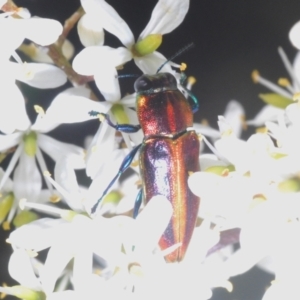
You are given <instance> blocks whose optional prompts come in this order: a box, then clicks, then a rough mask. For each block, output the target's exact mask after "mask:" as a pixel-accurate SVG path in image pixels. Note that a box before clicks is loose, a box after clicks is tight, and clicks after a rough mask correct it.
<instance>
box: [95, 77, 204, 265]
mask: <svg viewBox="0 0 300 300" xmlns="http://www.w3.org/2000/svg"><path fill="white" fill-rule="evenodd" d="M134 87H135V91H136V93H137V99H136V111H137V115H138V119H139V123H140V125H130V124H113V123H112V122H111V120H110V119H109V117H108V115H105V114H102V115H103V116H104V117H105V118H106V120H107V122H108V124H109V125H110V126H112V127H114V128H115V129H117V130H119V131H123V132H127V133H132V132H136V131H138V130H139V129H140V128H141V129H142V130H143V132H144V139H143V142H142V144H140V145H138V146H137V147H135V148H134V149H133V150H132V151H131V152H130V153H129V154H128V155H127V156H126V157H125V159H124V160H123V163H122V165H121V167H120V169H119V172H118V174H116V176H115V177H114V178H113V180H112V181H111V183H110V184H109V186H108V187H107V188H106V189H105V191H104V192H103V195H102V196H101V198H100V199H99V200H98V201H97V203H96V204H95V205H94V206H93V208H92V213H94V212H95V211H96V209H97V206H98V204H99V203H100V201H101V200H102V198H103V197H104V196H105V194H106V193H107V192H108V190H109V189H110V188H111V186H112V185H113V183H114V182H115V181H116V180H117V179H118V178H119V176H120V175H121V174H122V173H123V172H124V171H125V170H126V169H127V168H128V167H129V166H130V164H131V162H132V160H133V158H134V156H135V154H136V153H137V152H138V151H140V156H139V165H140V173H141V176H142V182H143V188H142V190H141V191H140V192H139V194H138V196H137V199H136V204H135V207H134V217H136V215H137V214H138V210H139V207H140V205H141V202H142V200H143V199H144V201H145V202H146V203H147V202H148V201H150V199H151V198H152V197H153V196H155V195H163V196H165V197H166V198H167V199H168V200H169V201H170V202H171V204H172V206H173V215H172V218H171V220H170V223H169V225H168V227H167V229H166V230H165V232H164V234H163V236H162V237H161V240H160V242H159V244H160V247H161V249H162V250H163V249H166V248H168V247H170V246H172V245H174V244H176V243H181V244H182V245H181V246H180V247H179V248H177V249H176V250H175V251H173V252H172V253H170V254H168V255H167V256H166V260H167V261H168V262H177V261H181V260H182V259H183V257H184V255H185V252H186V250H187V247H188V244H189V242H190V239H191V236H192V234H193V231H194V227H195V223H196V220H197V215H198V208H199V203H200V199H199V198H198V197H197V196H195V195H194V194H193V193H192V192H191V190H190V189H189V187H188V184H187V180H188V176H189V173H190V172H197V171H199V170H200V167H199V147H200V143H199V139H198V136H197V134H196V132H195V131H194V130H193V128H192V126H193V112H195V111H197V110H198V102H197V99H196V98H195V97H193V96H192V95H191V94H190V93H189V95H190V96H192V100H193V105H190V104H189V102H188V100H187V99H186V98H185V97H184V95H183V94H182V93H181V92H180V91H179V89H178V88H177V82H176V79H175V77H174V76H173V75H172V74H170V73H159V74H155V75H142V76H141V77H139V78H138V79H137V80H136V82H135V84H134ZM95 113H96V112H91V114H95Z"/></svg>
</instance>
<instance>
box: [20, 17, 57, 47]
mask: <svg viewBox="0 0 300 300" xmlns="http://www.w3.org/2000/svg"><path fill="white" fill-rule="evenodd" d="M19 22H20V24H19V28H20V30H21V31H23V32H24V35H25V36H26V38H28V39H29V40H31V41H33V42H35V43H36V44H38V45H41V46H47V45H50V44H53V43H55V42H56V40H57V39H58V37H59V36H60V35H61V33H62V31H63V27H62V25H61V24H60V23H59V22H58V21H56V20H52V19H46V18H38V17H34V18H30V19H26V20H19ZM45 32H47V34H45Z"/></svg>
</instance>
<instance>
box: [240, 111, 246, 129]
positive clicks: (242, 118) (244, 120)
mask: <svg viewBox="0 0 300 300" xmlns="http://www.w3.org/2000/svg"><path fill="white" fill-rule="evenodd" d="M240 120H241V123H242V128H243V130H247V129H248V125H247V122H246V116H245V115H240Z"/></svg>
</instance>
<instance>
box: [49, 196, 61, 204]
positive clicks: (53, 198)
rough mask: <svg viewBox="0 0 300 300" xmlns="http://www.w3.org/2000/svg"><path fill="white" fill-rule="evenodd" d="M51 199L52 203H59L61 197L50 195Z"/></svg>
mask: <svg viewBox="0 0 300 300" xmlns="http://www.w3.org/2000/svg"><path fill="white" fill-rule="evenodd" d="M49 200H50V202H51V203H58V202H59V201H60V200H61V198H60V197H59V196H58V195H52V196H50V198H49Z"/></svg>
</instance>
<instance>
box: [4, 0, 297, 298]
mask: <svg viewBox="0 0 300 300" xmlns="http://www.w3.org/2000/svg"><path fill="white" fill-rule="evenodd" d="M107 2H108V3H110V4H111V5H112V6H113V7H114V8H115V9H116V10H117V11H118V13H119V14H120V15H121V17H123V19H124V20H125V21H126V22H127V23H128V25H129V26H130V28H131V29H132V31H133V33H134V35H135V37H136V38H137V37H138V35H139V33H140V32H141V31H142V30H143V28H144V27H145V26H146V24H147V23H148V20H149V19H150V15H151V11H152V9H153V7H154V6H155V4H156V2H157V1H156V0H147V1H145V0H144V1H143V0H111V1H109V0H108V1H107ZM16 3H17V4H19V5H20V6H24V7H27V8H29V10H30V11H31V12H32V14H33V15H39V16H42V17H49V18H55V19H57V20H59V21H61V22H62V23H63V21H64V20H65V19H66V18H67V17H68V16H70V15H71V13H72V12H73V11H74V10H75V9H76V8H77V7H78V6H79V4H80V1H77V0H76V1H75V0H73V1H70V0H27V1H25V0H23V1H22V0H20V1H17V2H16ZM298 20H300V1H299V0H286V1H280V0H261V1H258V0H252V1H250V0H248V1H247V0H191V4H190V10H189V12H188V14H187V16H186V19H185V20H184V22H183V23H182V25H181V26H180V27H178V28H177V29H176V30H174V31H173V32H172V33H170V34H168V35H165V36H164V37H163V44H162V45H161V47H160V48H159V51H160V52H162V53H163V54H164V55H165V56H166V57H170V56H172V55H173V54H174V53H175V52H177V51H178V50H179V49H180V48H182V47H184V46H185V45H187V44H189V43H190V42H194V43H195V45H196V47H195V48H193V49H192V50H190V51H189V52H188V53H184V54H182V56H180V57H179V58H178V59H176V61H177V62H181V61H184V62H186V63H187V65H188V69H187V71H186V73H187V74H188V75H194V76H195V77H196V78H197V83H196V85H195V86H194V88H193V92H194V94H195V95H196V96H197V97H198V99H199V101H200V111H199V112H198V113H197V115H196V117H195V118H196V120H197V121H200V120H202V119H204V118H205V119H208V120H209V122H210V123H211V124H212V126H215V127H216V120H217V116H218V115H220V114H222V113H223V112H224V109H225V106H226V104H227V103H228V101H229V100H232V99H235V100H238V101H240V102H241V103H242V104H243V106H244V107H245V110H246V113H247V118H248V119H249V118H252V117H253V116H254V115H255V113H256V112H258V110H259V108H260V107H262V106H263V104H262V103H261V101H260V100H259V99H258V97H257V95H258V93H260V92H263V91H265V89H264V88H263V87H261V86H258V85H254V84H253V83H252V81H251V78H250V74H251V72H252V70H253V69H259V71H260V72H261V74H262V75H263V76H264V77H266V78H268V79H270V80H272V81H274V82H276V81H277V79H278V78H279V77H285V76H287V73H286V71H285V69H284V67H283V64H282V62H281V60H280V57H279V55H278V52H277V48H278V46H282V47H283V49H284V50H285V51H286V53H287V55H288V57H289V58H290V60H292V59H293V57H294V56H295V53H296V50H295V49H294V48H293V47H292V46H291V44H290V42H289V40H288V32H289V30H290V28H291V27H292V25H293V24H294V23H296V22H297V21H298ZM70 39H71V40H72V42H73V43H74V45H75V47H76V51H77V52H78V51H80V49H82V46H80V43H79V42H78V37H77V33H76V30H74V31H72V32H71V35H70ZM106 44H108V45H111V46H121V45H120V43H119V42H118V40H117V39H115V38H114V37H112V36H110V35H109V34H107V42H106ZM129 69H130V70H132V71H130V72H134V73H137V72H138V70H137V69H134V65H133V64H131V65H130V66H129ZM122 85H123V90H124V93H125V92H132V91H133V89H132V86H133V82H129V83H128V81H127V82H126V84H125V83H124V84H122ZM23 88H24V90H25V93H27V94H28V98H29V99H30V101H31V102H32V103H33V104H35V103H39V104H41V103H43V106H44V107H45V106H47V104H46V103H47V102H48V103H49V101H50V100H51V99H52V98H53V97H54V95H55V94H56V93H57V90H52V91H49V92H48V95H47V96H46V97H45V96H44V91H42V92H39V91H33V89H31V88H27V87H24V86H23ZM63 88H65V87H63ZM42 95H43V97H42ZM41 101H43V102H41ZM75 128H76V129H77V130H76V131H75V132H76V134H73V133H72V134H68V132H70V126H64V127H63V128H60V129H59V130H55V131H54V133H53V135H56V136H57V138H60V139H61V140H63V139H64V140H66V141H68V142H75V143H77V144H79V145H82V141H83V137H84V136H85V135H86V133H87V132H88V131H89V130H90V128H88V127H86V125H82V124H77V125H75ZM92 130H94V129H92ZM73 132H74V131H73ZM233 209H234V208H233ZM8 251H9V247H8V246H5V245H4V246H2V245H1V248H0V260H1V261H0V266H1V272H2V271H3V274H4V273H5V272H6V271H5V270H6V269H7V255H4V252H6V253H7V252H8ZM6 276H7V275H6V274H4V275H3V279H2V274H0V284H1V283H2V282H3V281H4V278H6ZM271 279H272V277H271V276H270V275H268V274H266V273H263V272H262V271H260V270H259V269H258V268H254V269H252V270H251V271H249V272H248V273H247V274H244V275H242V276H240V277H239V278H233V280H232V282H233V284H234V291H233V292H232V293H231V294H228V293H227V292H226V291H224V290H223V289H216V290H215V295H214V298H213V300H220V299H223V300H227V299H231V300H255V299H261V296H262V295H263V293H264V290H265V288H266V287H267V286H268V284H269V281H270V280H271ZM6 282H8V283H11V282H10V281H9V280H7V279H6Z"/></svg>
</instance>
